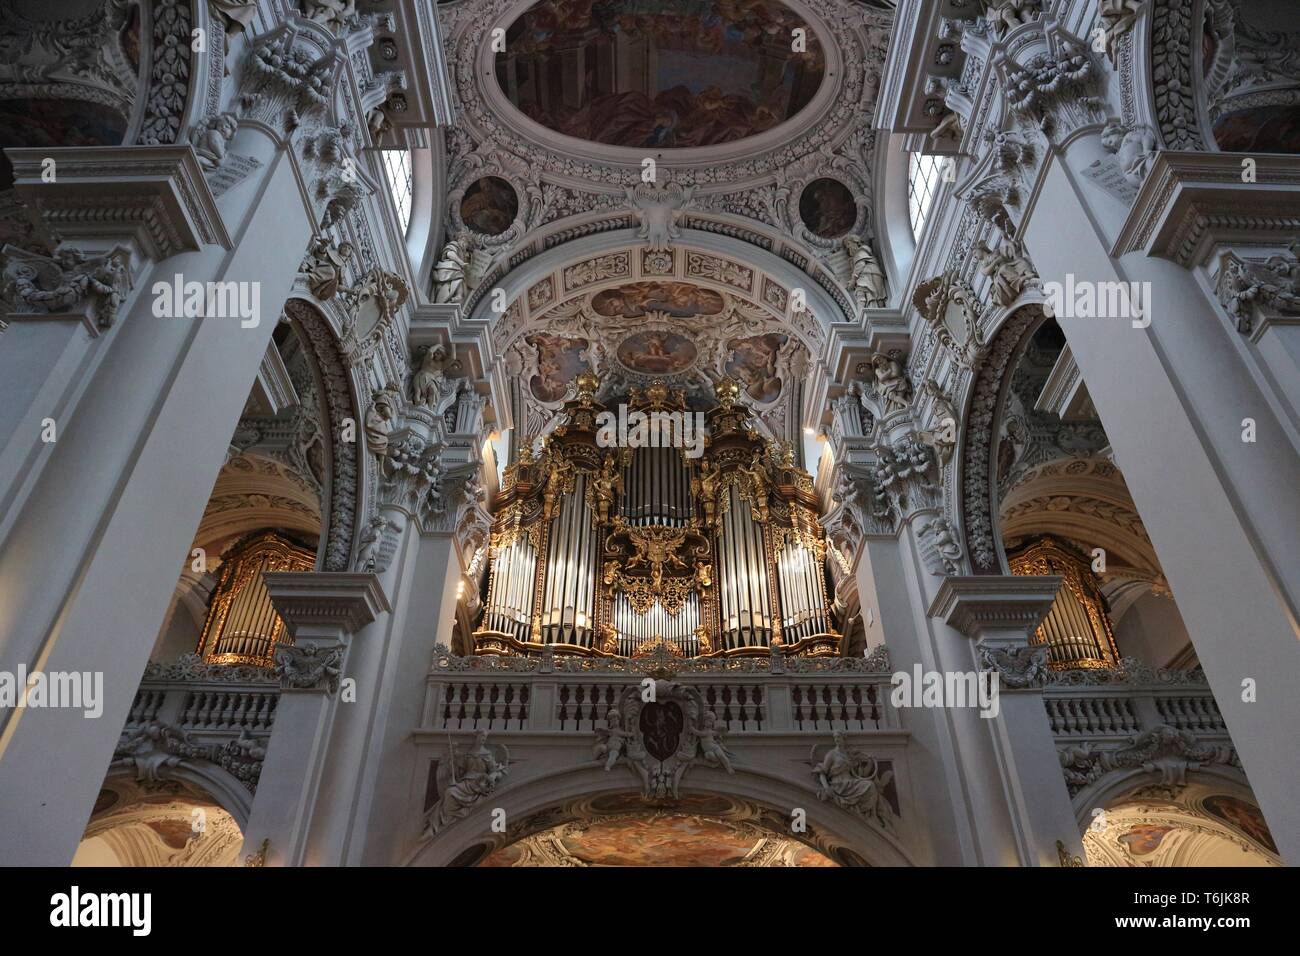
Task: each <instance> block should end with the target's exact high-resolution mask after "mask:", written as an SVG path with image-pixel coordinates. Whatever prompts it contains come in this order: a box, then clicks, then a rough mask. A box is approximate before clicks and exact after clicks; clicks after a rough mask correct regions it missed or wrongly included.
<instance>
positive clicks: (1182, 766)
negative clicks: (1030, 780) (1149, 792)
mask: <svg viewBox="0 0 1300 956" xmlns="http://www.w3.org/2000/svg"><path fill="white" fill-rule="evenodd" d="M1057 754H1058V756H1059V757H1060V761H1061V770H1062V772H1063V773H1064V775H1065V783H1066V786H1067V787H1068V788H1069V791H1070V795H1071V796H1073V795H1074V794H1076V793H1078V792H1079V791H1080V790H1082V789H1083V788H1084V787H1086V786H1088V784H1090V783H1094V782H1096V781H1097V780H1100V779H1101V778H1102V777H1103V776H1105V775H1106V774H1107V773H1109V772H1111V771H1114V770H1134V769H1142V770H1146V771H1148V772H1156V773H1159V774H1160V777H1161V784H1162V785H1163V786H1165V787H1181V786H1183V785H1185V784H1186V783H1187V771H1188V770H1197V769H1199V768H1201V767H1203V766H1208V765H1211V764H1225V765H1227V766H1230V767H1240V766H1241V761H1240V760H1239V758H1238V757H1237V751H1236V749H1235V748H1233V746H1232V745H1231V744H1213V743H1204V744H1203V743H1201V742H1200V741H1199V740H1197V738H1196V735H1195V734H1193V733H1192V732H1191V731H1190V730H1180V729H1178V728H1176V727H1171V726H1169V725H1168V724H1162V725H1160V726H1158V727H1153V728H1152V729H1151V730H1148V731H1145V732H1143V733H1140V734H1135V735H1134V736H1132V737H1130V738H1129V739H1128V740H1127V741H1126V742H1125V743H1124V744H1123V745H1122V746H1120V747H1118V748H1116V749H1100V748H1094V747H1093V746H1092V745H1090V744H1087V743H1085V744H1083V745H1081V746H1076V745H1067V746H1065V747H1062V748H1060V749H1059V750H1058V751H1057Z"/></svg>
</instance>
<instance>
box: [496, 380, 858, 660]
mask: <svg viewBox="0 0 1300 956" xmlns="http://www.w3.org/2000/svg"><path fill="white" fill-rule="evenodd" d="M577 385H578V394H577V397H576V398H575V399H574V400H573V401H571V402H569V403H568V404H566V405H565V408H564V419H563V422H562V424H561V425H560V426H559V427H557V428H556V429H555V431H554V432H553V433H552V434H551V435H550V436H548V437H547V439H546V440H545V442H544V444H543V446H542V449H541V451H540V452H539V453H538V454H537V455H536V457H534V455H533V452H532V449H531V446H526V447H525V448H524V449H523V451H522V452H521V454H520V456H519V458H518V460H516V461H515V462H514V463H512V464H511V465H510V466H509V467H508V468H507V469H506V470H505V474H504V477H503V481H502V491H501V494H500V496H499V498H498V501H497V503H496V514H495V519H494V524H493V530H492V539H491V561H490V564H489V578H488V592H487V598H486V600H485V601H484V611H483V616H482V619H481V622H480V624H479V627H478V629H477V630H476V631H475V632H474V652H475V653H479V654H517V653H537V652H539V651H541V650H542V649H543V648H545V647H547V646H550V647H552V648H553V649H554V650H556V651H557V652H561V653H566V654H574V655H589V656H615V657H633V656H638V655H642V654H646V653H649V652H650V651H651V650H653V649H655V648H664V649H666V650H667V651H668V652H669V653H671V654H674V655H678V656H682V657H697V656H734V655H746V654H762V655H767V654H769V653H770V652H771V650H770V649H771V648H772V647H773V646H774V645H778V644H779V645H781V648H782V650H783V652H784V653H786V654H835V653H838V652H839V644H840V635H839V634H838V632H836V630H835V628H834V627H833V626H832V623H831V618H830V614H829V611H828V608H829V607H830V604H831V601H830V599H829V596H828V593H827V589H828V581H827V576H826V573H825V559H826V544H825V536H824V534H823V532H822V528H821V525H820V523H819V522H818V519H817V514H818V504H819V503H818V500H817V497H816V495H815V493H814V492H813V488H812V479H811V477H810V476H809V475H808V474H807V473H806V472H804V471H803V470H802V469H800V468H798V467H797V466H796V465H795V463H794V459H793V452H792V451H789V450H785V451H784V452H783V451H782V449H780V448H779V447H776V446H775V445H774V444H766V443H764V442H763V441H762V440H761V439H760V438H759V436H758V434H757V433H756V432H755V431H754V429H753V428H752V426H751V420H750V412H749V409H748V408H747V407H746V406H745V405H743V404H742V403H741V402H740V401H739V394H740V390H739V387H738V386H737V385H736V383H735V382H733V381H731V380H730V379H723V380H722V381H720V382H719V383H718V385H717V404H716V405H715V407H713V408H712V409H710V410H709V411H708V412H706V413H703V415H702V418H703V426H704V430H705V432H706V436H707V438H706V441H705V444H704V446H703V454H699V452H698V449H699V445H694V446H692V444H691V443H689V442H685V441H683V431H687V433H688V434H689V428H690V426H691V424H692V423H693V422H695V421H696V419H695V418H693V417H692V418H687V416H696V415H699V414H700V413H698V412H696V411H693V410H692V409H690V408H689V407H688V405H687V401H686V397H685V395H684V394H683V393H680V392H677V393H672V392H670V390H669V389H668V387H667V386H666V385H665V384H664V383H663V382H659V381H656V382H652V383H651V384H650V385H648V386H647V387H646V388H645V389H644V390H642V389H636V388H633V389H632V390H631V393H630V394H629V395H628V396H627V402H626V408H625V409H624V410H623V411H622V413H620V415H619V419H620V421H621V422H624V423H626V422H627V421H630V420H632V419H634V418H637V419H638V420H639V421H641V422H646V423H648V425H649V427H648V428H645V429H641V430H640V431H639V432H635V433H633V432H629V434H635V435H636V436H637V437H636V438H635V439H634V440H629V441H628V442H626V444H624V445H622V446H619V445H618V443H617V441H616V440H611V434H610V433H611V432H613V431H614V429H613V427H612V426H611V425H610V424H609V422H610V420H611V419H613V418H615V415H614V413H613V412H612V411H609V410H607V409H606V406H605V405H603V404H602V403H601V402H599V401H597V400H596V389H597V387H598V385H599V380H598V379H597V378H596V377H595V376H594V375H593V374H591V373H590V372H586V373H583V374H582V375H580V376H579V377H578V380H577ZM624 416H626V417H624ZM638 427H639V426H638ZM692 448H694V449H695V454H696V455H697V457H691V454H690V453H691V451H692Z"/></svg>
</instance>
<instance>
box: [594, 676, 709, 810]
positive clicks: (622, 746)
mask: <svg viewBox="0 0 1300 956" xmlns="http://www.w3.org/2000/svg"><path fill="white" fill-rule="evenodd" d="M645 696H649V697H650V699H649V700H646V699H644V697H645ZM722 736H723V731H722V728H721V727H719V726H718V719H717V715H716V714H714V713H713V711H712V709H711V708H710V707H709V706H708V704H706V703H705V702H704V698H703V696H702V695H701V694H700V691H699V690H698V689H696V688H694V687H688V686H686V685H684V684H678V683H675V682H673V681H669V680H662V679H659V680H655V682H654V693H653V695H645V694H643V691H642V687H641V685H639V684H637V685H632V686H629V687H626V688H624V690H623V692H622V694H620V696H619V698H618V700H617V701H616V702H615V704H614V706H613V707H612V708H610V710H609V712H608V714H607V715H606V725H605V726H604V727H598V728H597V729H596V743H595V746H594V748H593V759H595V760H599V761H603V762H604V767H605V770H612V769H613V768H614V767H615V766H617V765H618V764H619V763H624V764H626V765H627V766H629V767H630V768H631V769H632V771H633V772H634V773H635V774H636V775H637V777H638V778H639V779H640V781H641V793H642V795H643V796H644V797H645V798H646V799H647V800H669V799H676V798H677V797H678V796H679V792H678V790H679V787H680V786H681V781H682V778H683V777H684V776H685V774H686V772H687V771H688V770H689V769H690V768H691V767H692V766H694V765H695V764H697V763H700V762H703V763H706V764H709V765H711V766H714V767H717V768H719V769H721V770H725V771H726V772H727V773H734V772H735V770H734V768H733V767H732V764H731V754H730V753H729V752H728V751H727V749H726V746H725V745H724V744H723V741H722Z"/></svg>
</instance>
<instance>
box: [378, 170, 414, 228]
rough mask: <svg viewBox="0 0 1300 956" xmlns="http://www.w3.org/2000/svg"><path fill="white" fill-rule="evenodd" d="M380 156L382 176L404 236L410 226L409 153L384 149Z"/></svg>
mask: <svg viewBox="0 0 1300 956" xmlns="http://www.w3.org/2000/svg"><path fill="white" fill-rule="evenodd" d="M381 155H382V156H383V159H384V175H386V176H387V177H388V190H389V192H391V193H392V194H393V205H394V206H396V207H397V221H398V222H400V223H401V225H402V233H403V234H405V233H406V228H407V226H409V225H410V224H411V153H410V150H405V149H386V150H383V152H382V153H381Z"/></svg>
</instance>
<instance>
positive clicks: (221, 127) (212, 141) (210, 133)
mask: <svg viewBox="0 0 1300 956" xmlns="http://www.w3.org/2000/svg"><path fill="white" fill-rule="evenodd" d="M238 129H239V120H238V119H237V118H236V117H235V114H234V113H229V112H227V113H218V114H217V115H216V116H213V117H212V118H211V119H207V120H204V121H203V122H201V123H199V124H198V125H197V126H195V127H194V128H192V129H191V130H190V145H191V146H193V147H194V152H195V153H196V154H197V155H198V157H199V165H200V166H202V167H203V168H204V169H205V170H207V171H209V172H211V171H212V170H215V169H220V168H221V164H222V163H223V162H225V159H226V150H227V149H228V148H229V146H230V141H231V140H232V139H233V138H234V136H235V133H236V132H237V131H238Z"/></svg>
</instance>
